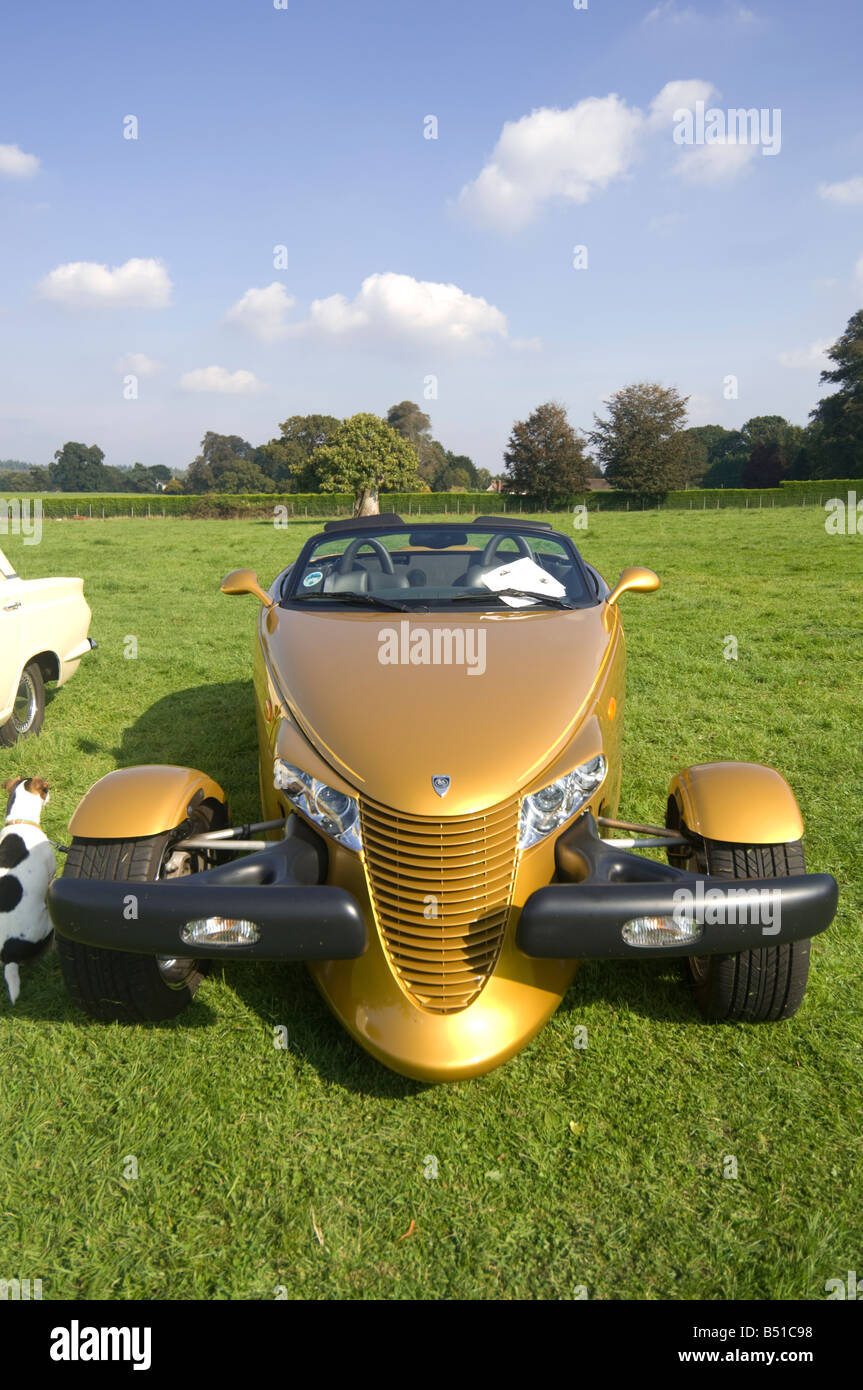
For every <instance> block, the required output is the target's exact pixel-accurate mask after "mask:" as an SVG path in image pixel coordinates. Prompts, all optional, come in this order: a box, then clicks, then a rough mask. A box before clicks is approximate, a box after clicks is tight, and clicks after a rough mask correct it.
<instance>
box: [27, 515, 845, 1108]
mask: <svg viewBox="0 0 863 1390" xmlns="http://www.w3.org/2000/svg"><path fill="white" fill-rule="evenodd" d="M658 587H659V580H658V579H657V577H656V575H655V574H653V573H652V572H651V571H650V570H647V569H642V568H630V569H625V570H624V571H623V573H622V574H621V576H620V578H619V580H618V581H617V583H616V584H615V585H614V586H613V587H610V586H609V585H608V584H607V583H606V582H605V580H604V579H603V578H602V577H601V575H600V574H599V573H598V572H597V570H596V569H594V568H593V566H591V565H590V564H588V563H587V562H586V561H585V560H584V559H583V558H582V556H581V555H580V554H579V552H578V550H577V549H576V547H575V545H574V544H573V541H572V539H571V538H570V537H569V536H567V535H565V534H563V533H559V532H556V531H554V530H552V528H551V527H550V526H549V525H547V524H544V523H539V522H530V521H525V520H520V519H519V520H514V519H512V518H507V517H489V516H485V517H477V519H476V520H474V521H465V522H462V523H460V524H458V525H455V524H441V523H434V524H433V523H424V522H422V521H415V522H410V521H408V522H405V521H404V520H402V518H400V517H398V516H395V515H384V516H378V517H368V518H361V519H354V520H351V521H337V522H330V523H328V524H327V525H325V526H324V528H323V530H322V531H321V532H320V533H319V534H317V535H314V536H312V537H311V539H309V540H308V541H307V542H306V543H305V545H304V546H303V548H302V550H301V552H300V554H299V556H298V558H297V559H296V561H295V562H294V563H293V564H290V565H288V566H287V567H286V568H285V569H284V570H283V571H282V572H281V573H280V574H278V575H277V576H276V578H275V579H274V580H273V582H272V584H271V585H270V587H269V589H264V588H262V586H261V585H260V584H259V583H258V579H257V576H256V575H255V574H254V572H253V571H251V570H234V571H232V572H231V573H230V574H229V575H228V576H227V577H226V578H225V579H224V580H223V581H222V589H223V591H224V592H225V593H226V594H248V595H251V596H253V597H254V598H255V599H256V601H257V603H258V604H259V610H258V616H257V624H256V627H257V640H256V643H255V655H254V685H255V711H256V717H257V726H258V744H259V771H260V790H261V805H262V819H261V821H260V822H259V823H258V824H256V825H247V826H232V824H231V818H230V815H229V811H228V805H227V799H226V796H225V793H224V792H223V790H222V788H221V787H220V786H218V785H217V783H216V782H214V781H213V780H212V779H211V778H210V777H209V776H207V775H206V774H205V773H203V772H199V771H196V770H194V769H190V768H182V767H161V766H146V767H133V768H128V769H122V770H119V771H116V772H112V773H109V774H108V775H107V776H106V777H103V778H102V780H101V781H100V782H98V783H97V784H96V785H95V786H94V787H93V788H92V789H91V790H90V791H89V792H88V793H87V795H86V796H85V797H84V799H83V800H82V802H81V803H80V805H79V806H78V808H77V810H76V811H75V814H74V817H73V819H72V822H71V831H72V835H73V839H72V844H71V848H70V851H69V854H68V858H67V861H66V866H65V871H64V873H63V875H62V877H60V878H58V879H56V880H55V881H54V884H53V886H52V888H51V891H50V896H49V906H50V911H51V914H52V917H53V920H54V923H55V926H56V929H57V933H58V946H59V952H60V960H61V964H62V968H63V972H64V975H65V979H66V983H67V986H68V988H69V990H70V991H71V993H72V995H73V997H74V998H75V999H76V1000H77V1001H78V1002H79V1003H80V1005H81V1006H82V1007H83V1008H84V1009H85V1010H87V1011H88V1012H89V1013H90V1014H92V1015H94V1016H95V1017H96V1018H99V1019H106V1020H115V1019H116V1020H125V1021H152V1020H159V1019H165V1018H169V1017H172V1016H174V1015H176V1014H178V1013H179V1012H180V1011H181V1010H182V1009H183V1008H184V1007H185V1006H186V1005H187V1004H188V1003H189V1001H190V1000H191V998H192V996H193V995H194V993H195V990H196V988H197V986H198V983H199V981H200V979H201V977H202V973H203V972H204V970H205V969H206V967H207V963H208V962H209V961H210V960H213V959H256V958H258V959H260V958H263V959H268V960H291V961H305V962H306V963H307V965H308V968H309V969H310V970H311V973H312V975H313V977H314V980H315V982H316V984H317V986H318V988H319V990H320V992H321V994H322V995H323V997H324V999H325V1000H326V1002H327V1004H328V1005H329V1007H330V1008H331V1009H332V1011H333V1012H334V1014H335V1015H336V1016H337V1018H338V1019H340V1020H341V1022H342V1023H343V1025H344V1026H345V1027H346V1028H347V1029H348V1031H349V1032H350V1033H351V1034H352V1035H353V1037H354V1038H355V1039H356V1040H357V1042H358V1043H360V1044H361V1046H363V1047H364V1048H366V1049H367V1050H368V1052H370V1053H371V1054H372V1055H373V1056H374V1057H376V1058H377V1059H378V1060H379V1061H381V1062H383V1063H384V1064H385V1065H387V1066H388V1067H391V1068H393V1069H394V1070H395V1071H397V1072H400V1073H402V1074H404V1075H407V1076H410V1077H414V1078H418V1079H420V1080H424V1081H453V1080H459V1079H462V1078H465V1077H471V1076H475V1075H478V1074H480V1073H483V1072H486V1071H488V1070H490V1069H491V1068H493V1067H495V1066H498V1065H499V1064H500V1063H502V1062H505V1061H506V1060H507V1059H508V1058H510V1057H512V1056H513V1055H514V1054H515V1053H517V1052H518V1051H519V1050H520V1049H522V1048H523V1047H524V1046H525V1045H526V1044H527V1043H528V1042H529V1040H530V1039H531V1038H532V1037H534V1036H535V1035H536V1033H537V1032H538V1031H539V1030H540V1029H541V1028H542V1027H543V1025H544V1024H545V1022H546V1021H547V1020H548V1019H549V1017H550V1016H551V1015H552V1014H553V1013H554V1011H555V1009H556V1008H557V1007H558V1005H559V1004H560V1002H561V1000H562V999H563V997H564V995H565V993H566V991H567V989H568V987H569V985H570V983H571V981H572V979H573V976H574V974H575V971H576V969H577V966H578V962H579V960H582V959H585V958H590V957H617V958H619V959H628V960H633V961H638V960H651V959H658V958H661V957H664V956H674V957H680V958H682V959H683V960H684V962H685V968H686V970H687V971H688V974H689V977H690V980H691V983H692V986H693V988H694V992H695V998H696V1000H697V1002H698V1005H699V1007H700V1009H701V1011H702V1014H703V1015H704V1017H705V1018H706V1019H708V1020H714V1021H717V1020H722V1019H728V1020H740V1021H745V1022H753V1023H755V1022H761V1021H773V1020H779V1019H785V1018H788V1017H790V1016H791V1015H792V1014H793V1013H794V1012H795V1011H796V1010H797V1008H798V1007H799V1005H800V1003H801V1001H802V998H803V993H804V990H805V987H806V976H807V971H808V960H809V939H810V938H811V937H812V936H813V935H815V934H816V933H817V932H821V931H823V930H824V929H825V928H826V927H827V926H828V925H829V923H830V921H831V920H832V918H833V916H834V914H835V911H836V905H837V889H836V883H835V882H834V880H833V879H832V878H831V877H830V876H829V875H826V874H807V873H806V870H805V863H804V858H803V850H802V847H801V838H802V835H803V823H802V820H801V816H800V811H799V809H798V806H797V802H796V800H795V798H794V794H793V793H792V791H791V789H790V787H789V786H788V784H787V783H786V782H785V781H784V779H783V778H782V777H781V776H780V774H779V773H778V772H776V771H774V770H773V769H772V768H769V767H764V766H761V765H757V764H747V763H737V762H729V763H705V764H701V765H697V766H692V767H688V768H685V769H683V770H681V771H679V772H677V773H676V774H675V775H674V777H673V778H672V779H671V784H670V787H669V791H668V800H667V808H668V809H667V816H666V824H665V825H664V826H648V825H639V824H633V823H630V822H627V821H621V820H618V819H617V814H618V798H619V792H620V779H621V733H622V727H623V712H624V665H625V649H624V638H623V629H622V624H621V617H620V600H621V598H622V597H623V595H624V594H626V593H627V592H642V593H644V592H647V591H649V590H653V589H657V588H658ZM657 849H658V850H661V851H662V852H663V853H662V855H661V856H659V857H656V856H654V857H646V856H645V855H644V854H643V853H639V852H638V851H643V850H647V851H655V850H657Z"/></svg>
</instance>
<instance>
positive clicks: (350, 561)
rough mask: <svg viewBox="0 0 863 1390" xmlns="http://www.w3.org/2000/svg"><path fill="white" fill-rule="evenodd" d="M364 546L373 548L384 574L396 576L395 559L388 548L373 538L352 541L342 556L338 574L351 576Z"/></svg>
mask: <svg viewBox="0 0 863 1390" xmlns="http://www.w3.org/2000/svg"><path fill="white" fill-rule="evenodd" d="M364 545H370V546H371V548H372V550H373V551H374V552H375V554H376V555H377V557H378V559H379V560H380V562H381V569H382V570H383V572H384V574H395V572H396V571H395V565H394V564H393V557H392V556H391V555H390V552H389V551H388V550H387V548H386V546H385V545H381V543H380V541H377V540H375V539H374V537H373V536H357V538H356V540H353V541H351V543H350V545H349V546H348V547H347V549H346V550H345V552H344V554H343V555H342V558H341V559H340V560H339V563H338V564H337V565H336V574H350V572H351V570H352V569H353V567H354V560H355V559H356V557H357V554H358V552H359V551H360V550H362V548H363V546H364Z"/></svg>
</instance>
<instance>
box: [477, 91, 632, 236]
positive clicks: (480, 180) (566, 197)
mask: <svg viewBox="0 0 863 1390" xmlns="http://www.w3.org/2000/svg"><path fill="white" fill-rule="evenodd" d="M643 125H644V113H643V112H642V111H641V110H639V108H638V107H635V106H627V104H626V102H625V101H623V100H622V99H621V98H620V97H619V96H617V95H616V94H615V93H612V94H611V95H609V96H607V97H586V98H585V99H584V100H583V101H580V102H578V103H577V104H576V105H575V106H571V107H568V108H567V109H565V110H559V109H558V108H556V107H541V108H540V109H539V110H536V111H532V112H531V113H530V115H529V116H522V117H521V119H520V120H517V121H507V122H506V124H505V125H504V127H503V130H502V131H501V133H500V136H499V138H498V141H497V144H496V145H495V147H494V149H493V151H492V154H491V158H490V159H489V161H488V163H487V164H486V165H485V167H484V168H483V169H482V170H481V171H480V173H479V174H478V176H477V177H476V178H475V179H474V180H473V182H471V183H468V184H466V185H465V186H464V188H463V189H462V190H461V193H460V194H459V205H460V207H461V208H462V209H463V210H464V211H465V212H466V213H467V214H468V215H469V216H470V217H472V218H473V219H474V220H475V221H477V222H479V223H485V224H491V225H493V226H495V227H498V228H504V229H507V230H510V231H516V230H518V229H519V228H520V227H523V226H525V225H526V224H527V223H528V222H530V221H531V220H532V219H533V218H534V217H535V216H536V214H537V212H538V211H539V210H540V208H541V206H542V204H543V203H546V202H548V201H550V200H552V199H558V200H560V201H562V202H567V203H586V202H587V201H588V199H589V198H591V197H592V196H593V194H594V193H597V192H601V191H602V190H603V189H604V188H606V187H607V186H608V184H609V183H611V182H612V180H613V179H619V178H621V177H622V176H623V175H624V174H625V173H626V172H627V170H628V169H629V167H630V165H631V163H632V161H633V159H634V157H635V153H636V146H637V142H638V138H639V136H640V134H641V131H642V127H643Z"/></svg>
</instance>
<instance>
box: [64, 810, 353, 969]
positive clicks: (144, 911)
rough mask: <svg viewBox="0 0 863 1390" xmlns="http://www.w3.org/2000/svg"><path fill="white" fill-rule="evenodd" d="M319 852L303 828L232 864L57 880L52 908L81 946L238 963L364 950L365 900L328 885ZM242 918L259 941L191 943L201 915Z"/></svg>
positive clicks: (347, 956) (348, 955) (343, 955)
mask: <svg viewBox="0 0 863 1390" xmlns="http://www.w3.org/2000/svg"><path fill="white" fill-rule="evenodd" d="M322 877H323V873H322V865H321V857H320V854H319V852H318V851H317V850H316V848H315V846H314V845H313V844H311V843H309V841H308V840H306V839H305V838H303V837H302V836H300V835H289V837H288V838H286V839H284V840H281V841H278V842H274V844H273V846H272V848H271V849H263V850H259V851H258V852H257V853H254V854H249V855H247V856H245V857H244V858H241V859H239V860H234V862H233V863H230V864H221V865H219V867H218V868H215V869H206V870H204V871H203V872H202V873H199V874H190V875H188V877H186V878H178V879H175V880H173V881H171V880H167V881H162V880H160V881H157V882H154V883H134V882H130V881H129V880H127V879H124V880H117V881H115V880H108V879H92V878H91V879H86V878H56V879H55V880H54V882H53V883H52V884H51V887H50V889H49V890H48V911H49V912H50V914H51V919H52V921H53V923H54V926H55V928H56V930H57V932H58V933H59V935H60V936H65V937H68V939H69V940H70V941H76V942H79V943H80V944H81V945H85V946H101V947H106V948H108V949H110V950H115V951H133V952H138V953H140V954H143V955H154V956H194V957H195V958H196V959H203V958H206V957H209V958H213V959H231V958H233V959H236V960H287V961H292V960H296V961H299V960H353V959H355V958H356V957H357V956H361V955H362V954H363V952H364V951H365V949H366V924H365V921H364V919H363V914H362V912H361V910H360V906H359V903H358V902H357V901H356V899H355V898H354V897H352V896H351V894H350V893H347V892H345V890H344V889H343V888H332V887H329V886H327V885H326V884H323V883H322V881H321V880H322ZM202 917H223V918H242V919H245V920H247V921H252V922H254V923H255V925H256V926H257V928H258V930H259V933H260V937H259V940H257V941H254V942H249V943H243V944H237V945H220V944H216V943H214V942H208V943H206V944H201V943H197V942H196V943H195V944H194V945H189V944H187V943H186V942H184V941H183V939H182V937H181V935H180V932H181V930H182V928H183V926H184V925H185V924H186V923H187V922H190V921H193V920H195V919H196V918H202Z"/></svg>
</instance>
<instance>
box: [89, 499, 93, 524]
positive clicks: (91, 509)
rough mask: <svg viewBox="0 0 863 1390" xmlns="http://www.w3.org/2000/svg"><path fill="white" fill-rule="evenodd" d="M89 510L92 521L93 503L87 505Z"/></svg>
mask: <svg viewBox="0 0 863 1390" xmlns="http://www.w3.org/2000/svg"><path fill="white" fill-rule="evenodd" d="M89 510H90V518H91V520H92V517H93V503H92V502H91V503H90V504H89Z"/></svg>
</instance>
